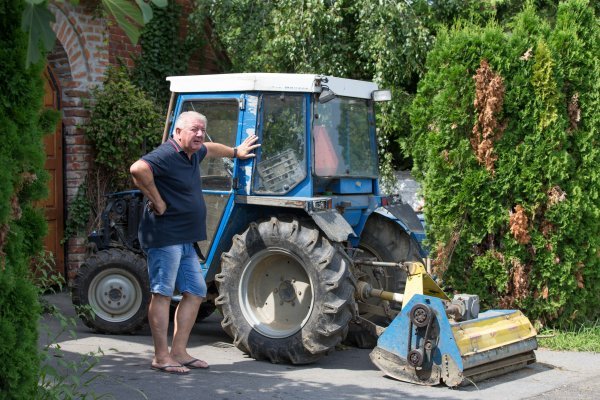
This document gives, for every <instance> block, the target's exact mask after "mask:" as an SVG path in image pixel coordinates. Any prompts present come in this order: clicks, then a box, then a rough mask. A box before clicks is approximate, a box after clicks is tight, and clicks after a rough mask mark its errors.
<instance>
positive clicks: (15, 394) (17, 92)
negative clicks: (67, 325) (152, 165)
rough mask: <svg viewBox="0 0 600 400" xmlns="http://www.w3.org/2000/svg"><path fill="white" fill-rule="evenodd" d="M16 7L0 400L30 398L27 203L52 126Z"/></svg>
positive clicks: (2, 151)
mask: <svg viewBox="0 0 600 400" xmlns="http://www.w3.org/2000/svg"><path fill="white" fill-rule="evenodd" d="M23 7H24V2H23V1H22V0H7V1H3V2H2V3H1V5H0V31H2V35H1V36H0V60H2V62H0V81H1V82H2V91H1V92H0V134H1V136H2V144H1V145H0V166H1V168H0V338H1V339H0V360H1V362H0V399H33V398H37V395H36V392H37V382H38V376H39V357H38V349H37V322H38V318H39V314H40V307H39V304H38V301H37V290H36V288H35V287H34V286H33V284H32V283H31V282H30V281H29V279H28V277H29V267H30V266H29V264H30V257H31V255H33V254H37V253H38V252H39V251H40V250H41V247H42V240H41V238H42V237H43V236H44V235H45V233H46V222H45V220H44V216H43V214H42V212H41V211H40V210H39V209H36V208H34V207H33V206H32V204H33V202H34V201H36V200H39V199H41V198H44V197H46V195H47V191H46V174H45V171H44V169H43V166H44V158H45V155H44V151H43V147H42V140H41V139H42V132H43V130H44V128H48V127H50V126H53V123H54V122H55V121H56V120H55V119H54V118H53V115H52V114H50V113H43V114H40V110H41V107H42V99H43V93H44V86H43V81H42V67H43V65H37V66H34V67H31V68H29V69H25V55H26V47H27V41H26V37H25V34H24V33H23V32H22V31H21V14H22V10H23Z"/></svg>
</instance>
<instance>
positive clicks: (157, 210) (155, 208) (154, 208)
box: [148, 200, 167, 215]
mask: <svg viewBox="0 0 600 400" xmlns="http://www.w3.org/2000/svg"><path fill="white" fill-rule="evenodd" d="M148 209H149V210H150V212H152V213H154V214H155V215H163V214H164V213H165V211H167V204H166V203H165V202H164V201H162V200H160V201H159V202H158V203H156V204H155V203H153V202H151V201H148Z"/></svg>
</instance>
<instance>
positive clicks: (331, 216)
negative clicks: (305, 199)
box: [308, 210, 355, 242]
mask: <svg viewBox="0 0 600 400" xmlns="http://www.w3.org/2000/svg"><path fill="white" fill-rule="evenodd" d="M308 215H310V217H311V218H312V219H313V221H314V222H315V224H317V226H318V227H319V228H320V229H321V231H323V233H324V234H325V235H326V236H327V238H328V239H329V240H331V241H333V242H345V241H346V240H348V237H349V236H355V233H354V229H352V226H351V225H350V224H349V223H348V221H346V219H345V218H344V217H343V216H342V215H341V214H340V213H339V212H338V211H337V210H323V211H308Z"/></svg>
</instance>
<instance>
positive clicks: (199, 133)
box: [175, 118, 206, 154]
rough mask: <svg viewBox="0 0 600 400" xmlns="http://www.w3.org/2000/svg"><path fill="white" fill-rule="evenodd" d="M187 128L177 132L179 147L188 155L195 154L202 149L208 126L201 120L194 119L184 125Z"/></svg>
mask: <svg viewBox="0 0 600 400" xmlns="http://www.w3.org/2000/svg"><path fill="white" fill-rule="evenodd" d="M184 126H185V128H183V129H179V128H178V129H177V130H176V132H175V133H176V136H177V137H176V139H178V143H179V146H181V148H182V149H183V150H184V151H185V152H186V153H188V154H191V153H195V152H197V151H198V150H200V148H201V147H202V144H203V143H204V136H205V135H206V124H205V123H204V121H203V120H201V119H199V118H193V119H190V120H189V121H187V122H186V123H185V124H184Z"/></svg>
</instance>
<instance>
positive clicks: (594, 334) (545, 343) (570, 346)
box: [538, 320, 600, 353]
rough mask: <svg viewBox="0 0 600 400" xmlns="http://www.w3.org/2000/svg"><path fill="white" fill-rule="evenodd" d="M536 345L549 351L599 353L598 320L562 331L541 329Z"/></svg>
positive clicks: (599, 324) (599, 332) (599, 326)
mask: <svg viewBox="0 0 600 400" xmlns="http://www.w3.org/2000/svg"><path fill="white" fill-rule="evenodd" d="M538 344H539V346H540V347H544V348H547V349H550V350H570V351H591V352H595V353H600V320H598V321H596V322H593V323H586V324H580V325H576V326H572V327H568V328H564V329H563V328H560V329H552V328H548V329H543V330H542V331H541V332H539V334H538Z"/></svg>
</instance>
